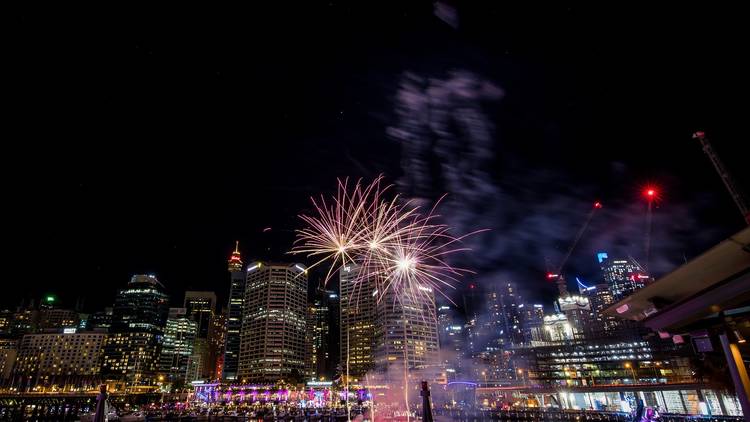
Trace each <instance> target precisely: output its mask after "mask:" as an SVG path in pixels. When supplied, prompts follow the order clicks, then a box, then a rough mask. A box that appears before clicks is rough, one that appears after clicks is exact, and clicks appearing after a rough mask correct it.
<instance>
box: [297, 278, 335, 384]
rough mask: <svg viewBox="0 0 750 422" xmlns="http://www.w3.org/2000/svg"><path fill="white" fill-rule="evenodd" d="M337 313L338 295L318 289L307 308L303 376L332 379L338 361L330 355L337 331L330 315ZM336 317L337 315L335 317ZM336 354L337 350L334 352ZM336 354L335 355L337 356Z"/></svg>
mask: <svg viewBox="0 0 750 422" xmlns="http://www.w3.org/2000/svg"><path fill="white" fill-rule="evenodd" d="M333 312H336V313H338V295H337V294H336V293H335V292H332V291H330V290H323V289H318V290H317V291H316V292H315V296H314V298H313V301H312V302H311V303H309V304H308V307H307V329H306V331H305V332H306V335H307V337H306V339H305V374H306V376H307V377H310V378H317V379H320V378H324V377H328V378H330V377H332V376H333V375H334V372H335V371H336V364H337V363H338V359H336V356H334V354H333V353H332V352H333V351H334V350H333V349H338V348H336V347H334V344H335V342H334V341H333V338H332V336H333V335H335V336H337V337H338V335H339V333H338V331H334V328H338V327H332V322H333V321H332V320H333V318H332V315H331V314H332V313H333ZM336 316H337V317H338V315H336ZM336 352H338V350H336ZM337 354H338V353H336V355H337Z"/></svg>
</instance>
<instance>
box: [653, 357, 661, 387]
mask: <svg viewBox="0 0 750 422" xmlns="http://www.w3.org/2000/svg"><path fill="white" fill-rule="evenodd" d="M658 366H661V362H654V366H653V368H654V376H655V377H656V384H658V383H659V371H658V370H657V369H656V367H658Z"/></svg>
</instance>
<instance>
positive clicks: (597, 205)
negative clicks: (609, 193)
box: [594, 202, 602, 208]
mask: <svg viewBox="0 0 750 422" xmlns="http://www.w3.org/2000/svg"><path fill="white" fill-rule="evenodd" d="M601 207H602V203H601V202H594V208H601Z"/></svg>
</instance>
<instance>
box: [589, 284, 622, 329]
mask: <svg viewBox="0 0 750 422" xmlns="http://www.w3.org/2000/svg"><path fill="white" fill-rule="evenodd" d="M586 295H587V296H588V298H589V302H590V303H591V313H592V321H591V336H592V337H593V338H603V337H605V336H607V335H611V334H612V333H614V332H615V331H617V329H618V328H619V327H621V326H624V325H625V321H623V320H619V319H617V318H615V317H613V316H608V315H604V310H605V309H607V308H609V306H610V305H612V304H613V303H615V298H614V296H613V295H612V292H611V291H610V290H609V285H607V284H604V283H602V284H597V285H596V286H592V287H589V288H588V289H587V290H586Z"/></svg>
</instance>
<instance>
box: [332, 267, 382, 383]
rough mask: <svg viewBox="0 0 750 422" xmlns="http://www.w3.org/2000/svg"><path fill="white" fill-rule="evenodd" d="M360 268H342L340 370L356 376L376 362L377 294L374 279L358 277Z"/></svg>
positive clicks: (340, 286) (340, 290) (340, 283)
mask: <svg viewBox="0 0 750 422" xmlns="http://www.w3.org/2000/svg"><path fill="white" fill-rule="evenodd" d="M358 271H359V268H358V267H357V266H355V265H347V266H345V267H343V268H342V269H341V270H340V271H339V292H340V297H339V298H340V302H339V312H340V315H341V317H340V319H339V321H340V326H339V350H340V359H341V364H340V365H341V371H342V373H343V374H346V372H347V365H348V371H349V375H350V376H351V377H352V378H353V379H357V378H359V377H361V376H363V375H365V374H366V373H367V371H369V370H371V369H372V368H373V367H374V365H375V317H376V315H377V314H376V296H377V292H376V291H375V282H374V280H373V279H367V280H364V281H358V280H357V274H358Z"/></svg>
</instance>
